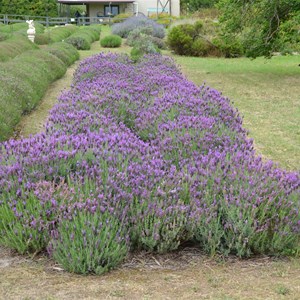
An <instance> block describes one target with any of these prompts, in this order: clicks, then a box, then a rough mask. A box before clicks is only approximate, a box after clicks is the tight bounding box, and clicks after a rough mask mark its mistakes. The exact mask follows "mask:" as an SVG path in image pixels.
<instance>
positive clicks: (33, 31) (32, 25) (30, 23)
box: [26, 20, 35, 43]
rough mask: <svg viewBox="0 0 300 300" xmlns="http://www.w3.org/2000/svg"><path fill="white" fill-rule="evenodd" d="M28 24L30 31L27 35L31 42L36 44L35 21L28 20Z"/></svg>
mask: <svg viewBox="0 0 300 300" xmlns="http://www.w3.org/2000/svg"><path fill="white" fill-rule="evenodd" d="M26 23H27V24H28V30H27V35H28V38H29V40H30V41H32V42H33V43H34V37H35V27H34V23H33V20H27V21H26Z"/></svg>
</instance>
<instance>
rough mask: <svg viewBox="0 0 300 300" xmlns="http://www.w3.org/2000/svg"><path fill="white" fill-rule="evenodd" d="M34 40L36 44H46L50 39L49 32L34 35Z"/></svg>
mask: <svg viewBox="0 0 300 300" xmlns="http://www.w3.org/2000/svg"><path fill="white" fill-rule="evenodd" d="M34 42H35V43H36V44H37V45H47V44H50V43H51V42H52V41H51V38H50V36H49V34H45V33H42V34H36V35H35V38H34Z"/></svg>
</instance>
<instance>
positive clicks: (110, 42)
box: [100, 34, 122, 48]
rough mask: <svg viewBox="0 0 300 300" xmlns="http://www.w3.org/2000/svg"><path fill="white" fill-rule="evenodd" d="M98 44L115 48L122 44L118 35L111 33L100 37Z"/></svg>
mask: <svg viewBox="0 0 300 300" xmlns="http://www.w3.org/2000/svg"><path fill="white" fill-rule="evenodd" d="M100 44H101V46H102V47H105V48H117V47H120V46H121V44H122V38H121V37H120V36H118V35H115V34H112V35H108V36H106V37H104V38H103V39H101V41H100Z"/></svg>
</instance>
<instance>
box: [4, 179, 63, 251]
mask: <svg viewBox="0 0 300 300" xmlns="http://www.w3.org/2000/svg"><path fill="white" fill-rule="evenodd" d="M66 195H68V191H67V189H66V187H65V186H64V184H56V185H54V184H51V183H50V182H46V181H45V182H38V183H35V184H31V185H29V186H28V187H26V185H24V186H22V187H21V188H18V189H11V190H10V193H7V192H3V193H2V201H0V233H1V234H0V244H2V245H5V246H7V247H10V248H13V249H15V250H17V251H18V252H19V253H22V254H23V253H27V252H31V253H36V252H39V251H42V250H45V248H46V246H47V245H48V243H49V240H50V232H51V230H53V228H54V226H53V224H54V223H55V222H56V221H57V218H58V213H59V204H62V203H59V202H63V200H64V199H65V198H66ZM15 199H18V200H17V201H16V200H15Z"/></svg>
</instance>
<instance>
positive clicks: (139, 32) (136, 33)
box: [126, 27, 166, 49]
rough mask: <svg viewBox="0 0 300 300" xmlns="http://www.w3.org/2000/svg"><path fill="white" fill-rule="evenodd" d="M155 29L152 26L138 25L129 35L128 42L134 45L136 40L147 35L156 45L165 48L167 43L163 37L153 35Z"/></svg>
mask: <svg viewBox="0 0 300 300" xmlns="http://www.w3.org/2000/svg"><path fill="white" fill-rule="evenodd" d="M152 34H153V29H152V27H138V28H136V29H134V30H132V31H131V32H130V33H129V34H128V37H127V40H126V44H127V45H129V46H131V47H133V46H134V45H135V44H136V42H137V41H138V40H139V39H140V38H141V37H142V36H143V35H147V36H148V39H149V40H150V41H151V42H152V43H153V44H154V45H156V46H157V47H158V48H159V49H165V48H166V44H165V42H164V40H163V39H161V38H158V37H155V36H153V35H152Z"/></svg>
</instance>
